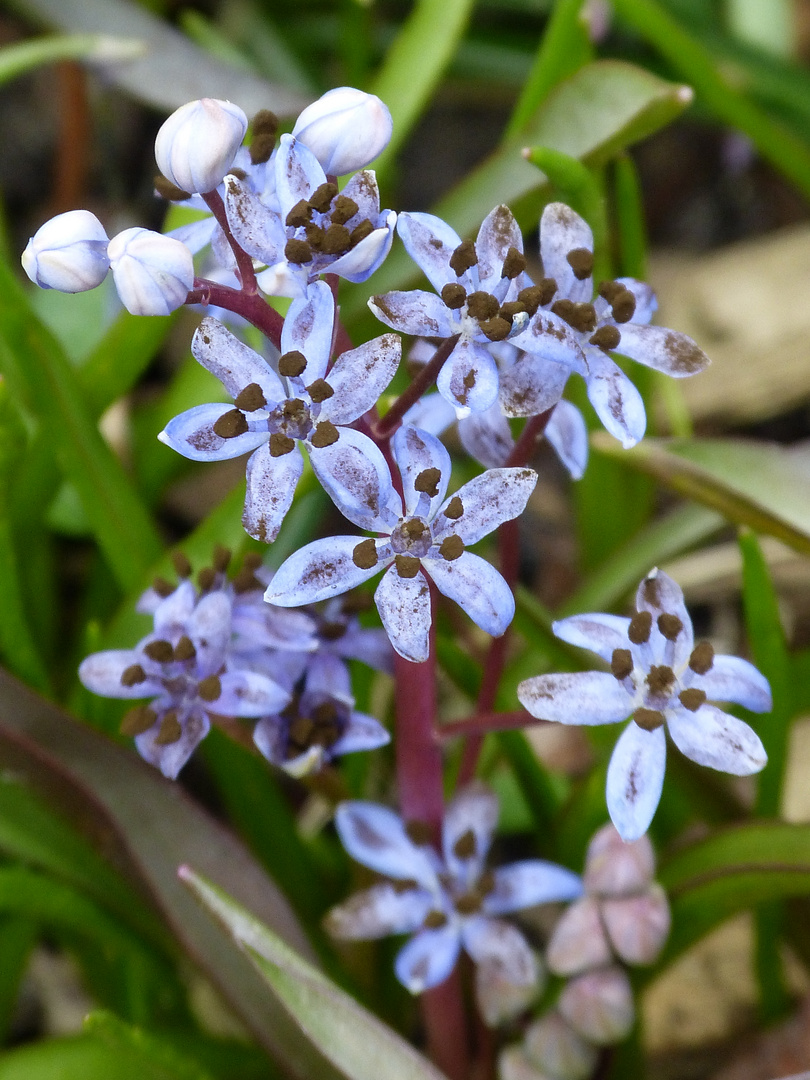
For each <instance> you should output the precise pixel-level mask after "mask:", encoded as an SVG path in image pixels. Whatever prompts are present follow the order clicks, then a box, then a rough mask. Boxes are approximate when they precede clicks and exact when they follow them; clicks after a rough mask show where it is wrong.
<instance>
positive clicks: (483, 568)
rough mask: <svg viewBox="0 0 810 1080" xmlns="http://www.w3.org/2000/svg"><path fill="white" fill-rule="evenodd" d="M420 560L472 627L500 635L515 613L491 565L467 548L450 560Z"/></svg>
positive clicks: (510, 600)
mask: <svg viewBox="0 0 810 1080" xmlns="http://www.w3.org/2000/svg"><path fill="white" fill-rule="evenodd" d="M422 562H423V565H424V567H425V569H426V570H427V572H428V573H429V574H430V576H431V578H432V579H433V581H434V582H435V585H436V588H437V589H438V590H439V592H440V593H442V595H444V596H447V597H449V599H450V600H455V602H456V603H457V604H458V606H459V607H460V608H461V609H462V610H463V611H465V612H466V613H467V615H469V617H470V618H471V619H472V621H473V622H474V623H475V625H476V626H480V627H481V629H482V630H485V631H486V632H487V633H488V634H491V635H492V636H493V637H500V635H501V634H502V633H503V632H504V631H505V630H506V628H507V626H508V625H509V624H510V622H511V621H512V618H513V616H514V614H515V598H514V597H513V596H512V590H511V589H510V588H509V586H508V585H507V584H506V582H505V581H504V579H503V578H502V577H501V575H500V574H499V573H498V571H497V570H496V569H495V567H494V566H491V565H490V564H489V563H488V562H486V560H485V559H482V558H480V557H479V556H478V555H473V554H472V553H471V552H469V551H465V552H462V554H461V555H460V556H459V558H457V559H453V560H452V562H450V561H448V560H446V559H443V558H438V559H436V558H426V559H423V560H422Z"/></svg>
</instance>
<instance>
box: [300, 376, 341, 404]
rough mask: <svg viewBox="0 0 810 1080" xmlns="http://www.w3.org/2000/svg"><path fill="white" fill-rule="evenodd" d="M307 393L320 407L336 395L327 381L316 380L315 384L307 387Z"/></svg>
mask: <svg viewBox="0 0 810 1080" xmlns="http://www.w3.org/2000/svg"><path fill="white" fill-rule="evenodd" d="M307 393H308V394H309V396H310V399H311V400H312V401H314V402H315V404H316V405H320V403H321V402H322V401H328V400H329V398H330V397H332V396H333V395H334V393H335V391H334V390H333V389H332V387H331V386H330V385H329V383H328V382H327V381H326V379H316V380H315V382H314V383H311V384H310V385H309V386H308V387H307Z"/></svg>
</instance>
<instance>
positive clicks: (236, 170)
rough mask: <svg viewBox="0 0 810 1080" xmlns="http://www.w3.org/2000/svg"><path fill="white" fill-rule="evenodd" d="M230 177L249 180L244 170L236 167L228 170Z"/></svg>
mask: <svg viewBox="0 0 810 1080" xmlns="http://www.w3.org/2000/svg"><path fill="white" fill-rule="evenodd" d="M228 173H229V175H230V176H235V177H236V179H237V180H247V173H246V172H245V170H244V169H240V168H239V167H238V166H237V165H235V166H234V167H233V168H232V169H229V170H228Z"/></svg>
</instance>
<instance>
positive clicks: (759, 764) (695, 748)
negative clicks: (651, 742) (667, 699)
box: [667, 705, 768, 776]
mask: <svg viewBox="0 0 810 1080" xmlns="http://www.w3.org/2000/svg"><path fill="white" fill-rule="evenodd" d="M667 723H668V725H669V733H670V735H671V736H672V741H673V742H674V743H675V745H676V746H677V747H678V749H679V750H680V751H681V753H682V754H685V755H686V756H687V757H688V758H691V759H692V761H696V762H697V764H698V765H707V766H708V767H709V768H710V769H719V770H720V772H726V773H731V774H732V776H750V775H751V774H752V773H758V772H760V771H761V770H762V769H764V768H765V765H766V764H767V762H768V755H767V754H766V753H765V748H764V747H763V745H762V740H761V739H760V737H759V736H758V735H757V733H756V732H755V731H754V729H753V728H751V727H749V726H748V724H745V723H743V721H742V720H738V719H737V717H736V716H731V715H730V714H729V713H725V712H723V710H722V709H718V708H717V707H716V706H714V705H701V706H700V708H699V709H698V710H697V712H689V710H687V709H668V710H667Z"/></svg>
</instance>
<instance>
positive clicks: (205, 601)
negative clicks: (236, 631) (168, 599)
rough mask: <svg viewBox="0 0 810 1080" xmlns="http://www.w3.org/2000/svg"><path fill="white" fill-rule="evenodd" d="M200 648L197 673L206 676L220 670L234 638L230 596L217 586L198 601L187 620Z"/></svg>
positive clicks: (188, 629)
mask: <svg viewBox="0 0 810 1080" xmlns="http://www.w3.org/2000/svg"><path fill="white" fill-rule="evenodd" d="M186 626H187V633H188V636H189V637H190V638H191V640H192V642H193V644H194V648H195V649H196V651H197V656H196V660H195V663H196V666H197V674H198V675H199V676H200V677H201V678H204V677H205V676H206V675H213V674H214V673H215V672H217V671H219V669H220V667H221V666H222V664H223V662H224V660H225V650H226V648H227V646H228V642H229V641H230V639H231V598H230V596H228V595H227V594H226V593H224V592H222V591H221V590H219V589H217V590H215V591H214V592H210V593H206V595H205V596H203V597H202V599H200V600H199V601H198V603H197V606H196V607H195V608H194V611H193V612H192V613H191V615H190V617H189V620H188V622H187V624H186Z"/></svg>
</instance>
